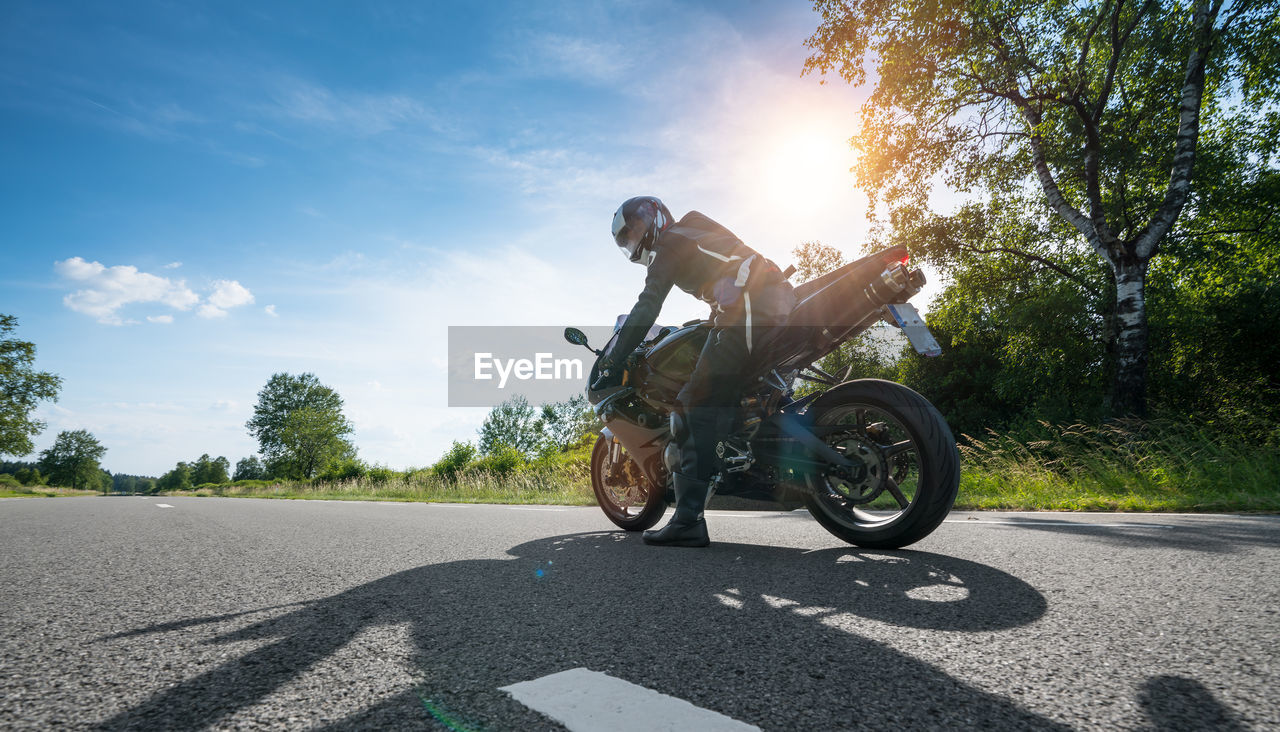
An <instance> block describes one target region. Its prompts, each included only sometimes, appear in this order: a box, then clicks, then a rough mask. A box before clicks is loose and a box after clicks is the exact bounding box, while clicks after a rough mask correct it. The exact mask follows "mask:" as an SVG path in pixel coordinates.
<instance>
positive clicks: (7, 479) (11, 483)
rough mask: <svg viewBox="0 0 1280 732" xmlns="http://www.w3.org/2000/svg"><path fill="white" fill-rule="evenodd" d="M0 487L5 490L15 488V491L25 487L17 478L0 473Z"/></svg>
mask: <svg viewBox="0 0 1280 732" xmlns="http://www.w3.org/2000/svg"><path fill="white" fill-rule="evenodd" d="M0 486H2V487H4V488H14V489H17V488H22V487H23V485H22V481H20V480H18V479H17V478H15V477H13V476H12V475H10V474H8V473H0Z"/></svg>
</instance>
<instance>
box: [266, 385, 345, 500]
mask: <svg viewBox="0 0 1280 732" xmlns="http://www.w3.org/2000/svg"><path fill="white" fill-rule="evenodd" d="M302 410H306V412H305V413H303V414H298V415H297V416H294V415H295V413H299V412H302ZM246 427H248V429H249V433H250V434H251V435H253V436H254V437H255V438H256V439H257V440H258V446H259V453H260V454H261V455H262V459H263V462H264V463H265V464H266V467H267V471H268V473H270V474H271V475H272V476H277V477H296V478H310V477H311V476H313V475H315V473H316V471H318V470H320V469H322V468H323V467H324V466H325V464H326V463H327V462H328V461H329V460H331V459H341V458H347V457H354V456H355V447H354V446H353V445H352V444H351V443H350V442H349V441H348V440H347V438H346V436H347V435H349V434H351V432H352V428H351V424H350V423H349V422H348V421H347V418H346V417H345V416H343V414H342V397H340V396H338V393H337V392H335V391H334V390H333V389H331V388H329V387H327V386H325V385H324V384H321V383H320V381H319V380H318V379H317V378H316V376H315V374H310V373H306V374H300V375H298V376H294V375H292V374H286V373H278V374H275V375H273V376H272V377H271V379H270V380H268V381H267V385H266V386H264V387H263V388H262V391H259V392H258V403H257V404H256V405H255V406H254V408H253V417H252V418H251V419H250V420H249V421H248V422H247V423H246Z"/></svg>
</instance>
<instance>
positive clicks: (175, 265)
mask: <svg viewBox="0 0 1280 732" xmlns="http://www.w3.org/2000/svg"><path fill="white" fill-rule="evenodd" d="M181 266H182V262H170V263H168V264H166V265H165V266H164V268H165V269H177V268H179V267H181Z"/></svg>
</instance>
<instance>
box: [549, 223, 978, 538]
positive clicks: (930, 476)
mask: <svg viewBox="0 0 1280 732" xmlns="http://www.w3.org/2000/svg"><path fill="white" fill-rule="evenodd" d="M908 262H909V260H908V257H907V252H906V250H905V249H904V248H902V247H893V248H890V249H886V250H884V251H881V252H878V253H875V254H872V255H870V256H867V257H864V258H862V259H859V260H857V261H855V262H851V263H849V264H847V265H845V266H843V267H840V268H839V269H836V270H834V271H832V272H829V273H827V274H825V275H822V276H820V277H817V278H815V279H813V280H810V281H809V282H805V283H803V284H800V285H797V286H795V288H794V292H795V295H796V305H795V307H794V308H793V310H792V313H791V315H790V316H789V318H788V319H787V321H786V323H785V324H784V325H783V326H781V327H777V328H774V329H771V330H770V331H767V333H766V335H765V336H764V337H763V338H760V339H758V340H757V342H756V343H755V344H754V348H753V349H752V352H751V357H750V359H749V362H748V363H747V364H746V365H745V371H744V377H745V378H744V379H743V382H744V383H745V385H746V386H745V387H744V389H743V391H742V395H741V401H740V404H739V405H738V407H737V408H736V409H735V410H733V411H734V412H735V413H734V414H733V420H732V423H731V424H729V425H728V429H727V430H726V431H724V432H723V434H725V435H726V436H725V437H724V438H723V439H722V440H720V442H719V443H718V444H717V446H716V455H717V457H719V458H720V461H721V468H720V470H719V472H717V473H716V474H715V475H714V476H713V477H712V481H711V483H712V489H713V492H714V493H716V494H719V495H732V496H739V497H742V498H749V499H757V500H766V501H776V502H780V503H783V504H791V505H796V504H803V505H804V506H805V507H806V508H807V509H808V511H809V513H810V514H811V515H812V516H813V518H814V519H816V520H817V521H818V523H819V524H821V525H822V526H823V527H824V528H826V529H827V530H828V531H830V532H831V533H832V534H834V535H835V536H837V537H839V538H840V539H842V540H844V541H846V542H849V543H850V544H854V545H857V546H862V547H868V548H875V549H896V548H899V547H903V546H906V545H908V544H911V543H913V542H916V541H919V540H920V539H923V538H924V537H925V536H927V535H928V534H929V533H930V532H932V531H933V530H934V529H936V528H937V527H938V526H939V524H941V523H942V521H943V519H945V518H946V516H947V513H948V512H949V511H950V510H951V506H952V504H953V503H954V502H955V498H956V491H957V489H958V487H959V483H960V456H959V453H958V451H957V450H956V443H955V439H954V438H953V437H952V434H951V430H950V428H948V427H947V423H946V421H945V420H944V419H943V417H942V415H941V414H940V413H939V412H938V410H937V409H936V408H935V407H934V406H933V405H932V404H930V403H929V401H928V400H927V399H925V398H924V397H923V396H921V395H920V394H918V393H916V392H915V391H912V390H911V389H909V388H907V387H905V386H903V385H901V384H897V383H894V382H890V381H884V380H880V379H856V380H852V381H850V380H847V379H848V376H849V369H847V368H846V369H845V370H844V372H843V373H842V374H831V373H828V372H826V371H824V370H823V369H821V368H819V367H818V366H817V365H816V364H817V362H818V361H820V360H821V359H822V358H823V357H825V356H826V355H828V354H830V353H831V352H833V351H834V350H836V349H837V348H839V346H840V345H841V344H842V343H844V342H846V341H848V340H849V339H851V338H853V337H855V336H857V335H858V334H860V333H862V332H864V331H866V330H867V329H868V328H870V327H871V326H873V325H875V324H876V323H877V322H879V321H881V320H885V321H888V322H890V323H891V324H892V325H895V326H897V327H899V328H901V329H902V330H903V332H904V334H905V335H906V336H907V337H908V339H909V340H910V341H911V343H912V345H913V347H915V349H916V351H917V352H919V353H921V354H924V355H937V354H938V353H940V352H941V351H940V349H939V347H938V344H937V342H936V341H935V340H934V338H933V336H932V335H931V334H930V333H929V330H928V327H927V325H925V323H924V321H923V319H922V318H921V317H920V315H919V314H918V313H917V312H916V310H915V308H913V307H912V306H911V305H909V304H908V303H907V300H908V299H910V298H911V297H912V296H914V295H916V294H917V293H919V292H920V290H921V288H923V286H924V284H925V278H924V274H923V273H922V272H921V271H920V270H919V269H908ZM789 273H790V270H788V273H787V274H789ZM710 331H711V322H710V321H707V320H695V321H690V322H688V323H685V324H684V325H682V326H680V327H679V328H673V327H667V328H662V329H660V330H658V331H657V333H656V334H654V335H653V337H652V338H649V339H647V340H645V341H644V342H642V343H641V344H640V345H639V346H638V347H637V348H636V350H635V351H634V352H633V353H632V354H631V356H630V357H629V358H628V359H627V361H626V364H625V366H624V367H623V369H624V371H623V373H622V375H621V376H622V378H621V383H620V384H616V385H610V386H607V387H603V388H598V389H597V388H593V387H591V386H589V387H588V389H587V398H588V400H589V401H590V403H591V404H592V405H593V407H594V409H595V411H596V414H597V415H599V417H600V419H601V421H602V422H603V424H604V428H603V429H602V430H601V432H600V435H599V437H598V438H597V439H596V442H595V445H594V447H593V449H592V453H591V485H592V489H593V491H594V492H595V496H596V499H597V502H598V503H599V505H600V508H601V509H602V510H603V511H604V513H605V515H606V516H607V517H608V518H609V520H611V521H612V522H613V523H614V524H616V525H617V526H619V527H621V528H622V529H625V530H627V531H641V530H643V529H648V528H650V527H652V526H654V525H655V524H657V523H658V521H659V520H660V519H661V518H662V514H663V513H664V512H665V511H666V507H667V505H668V504H669V503H672V502H673V501H674V493H673V491H672V490H671V488H670V487H669V483H670V480H669V478H670V474H671V472H672V471H674V470H676V469H677V467H678V465H679V458H680V452H679V448H678V446H677V444H676V442H675V441H674V439H673V436H672V431H671V412H672V410H674V409H675V408H676V395H677V394H678V393H679V391H680V389H681V387H682V386H683V385H684V384H685V383H686V382H687V381H688V379H689V377H690V375H691V374H692V373H693V368H694V365H695V364H696V363H697V361H698V356H699V354H700V353H701V351H702V347H703V344H704V343H705V341H706V339H707V336H708V334H709V333H710ZM616 337H617V330H616V328H615V331H614V336H613V338H616ZM565 339H566V340H568V341H569V342H570V343H574V344H577V345H581V346H585V347H586V348H588V349H590V350H591V351H593V352H594V353H596V355H597V356H599V355H600V354H602V353H604V349H601V350H596V349H594V348H592V347H591V346H590V344H588V343H587V337H586V335H585V334H584V333H583V332H582V331H580V330H578V329H576V328H567V329H566V330H565ZM610 342H612V339H611V341H610ZM607 345H608V344H606V347H607ZM600 375H601V372H600V366H599V359H598V358H597V362H596V365H595V366H594V367H593V368H592V371H591V374H590V376H589V379H588V382H587V383H588V384H589V385H595V384H597V382H598V381H601V380H600V378H599V377H600ZM611 381H614V382H616V381H617V379H612V380H611ZM797 381H809V382H814V383H818V384H822V385H824V386H826V387H828V388H827V389H825V390H823V391H815V392H813V393H809V394H806V395H803V396H797V394H796V391H795V384H796V382H797Z"/></svg>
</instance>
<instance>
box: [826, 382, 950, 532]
mask: <svg viewBox="0 0 1280 732" xmlns="http://www.w3.org/2000/svg"><path fill="white" fill-rule="evenodd" d="M809 411H810V413H812V414H813V415H814V424H815V425H818V426H835V425H839V426H841V427H847V429H842V430H840V431H837V432H834V433H832V434H830V435H828V436H827V437H826V442H827V444H828V445H830V446H831V447H832V448H833V449H835V450H837V451H839V452H841V453H843V454H845V455H847V456H849V457H850V458H851V459H852V458H855V457H856V458H858V459H857V460H856V461H855V462H858V463H860V464H861V465H862V466H863V467H862V469H861V470H860V471H859V473H858V474H857V475H856V476H855V477H854V478H852V479H849V478H840V477H834V476H832V475H831V474H827V475H822V476H813V475H810V476H807V477H806V479H805V480H806V483H807V485H808V488H809V490H808V494H807V495H806V497H805V505H806V507H807V508H808V509H809V513H810V514H812V515H813V517H814V519H816V520H817V521H818V523H820V524H822V526H823V528H825V529H826V530H827V531H830V532H831V533H832V534H834V535H835V536H837V537H839V538H841V539H843V540H844V541H847V542H849V543H850V544H854V545H857V546H862V547H867V548H872V549H898V548H900V547H904V546H906V545H908V544H912V543H914V542H917V541H919V540H921V539H923V538H924V537H926V536H928V535H929V534H930V533H931V532H932V531H933V530H934V529H936V528H938V526H939V525H940V524H941V523H942V521H943V519H945V518H946V517H947V513H949V512H950V511H951V505H952V504H953V503H955V499H956V492H957V490H958V489H959V486H960V454H959V451H958V450H957V449H956V442H955V438H954V437H952V435H951V429H950V428H949V427H947V423H946V420H944V419H943V418H942V415H941V414H940V413H939V412H938V410H937V409H936V408H935V407H934V406H933V405H932V404H930V403H929V401H928V400H927V399H925V398H924V397H922V396H920V395H919V394H917V393H916V392H914V391H912V390H911V389H908V388H907V387H905V386H903V385H901V384H896V383H894V382H891V381H883V380H880V379H860V380H857V381H850V382H847V383H844V384H841V385H839V386H837V387H834V388H833V389H831V390H830V391H828V392H827V393H826V394H824V395H823V396H821V397H819V398H818V399H817V400H816V401H815V402H814V403H813V405H812V406H811V407H810V408H809Z"/></svg>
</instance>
